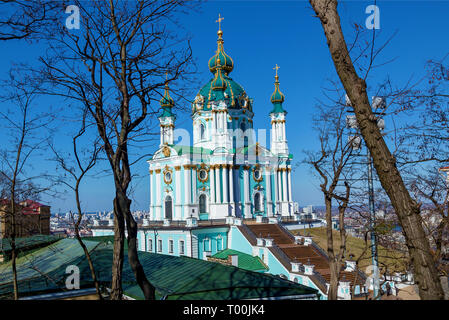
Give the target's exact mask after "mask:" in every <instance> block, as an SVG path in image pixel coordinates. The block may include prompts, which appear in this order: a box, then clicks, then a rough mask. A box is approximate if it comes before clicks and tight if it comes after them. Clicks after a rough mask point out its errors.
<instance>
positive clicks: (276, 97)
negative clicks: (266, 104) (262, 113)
mask: <svg viewBox="0 0 449 320" xmlns="http://www.w3.org/2000/svg"><path fill="white" fill-rule="evenodd" d="M275 79H276V80H275V82H274V92H273V94H272V95H271V99H270V100H271V103H272V104H273V110H272V111H271V113H281V112H284V109H283V108H282V103H283V102H284V101H285V96H284V94H283V93H282V92H281V90H279V77H278V76H277V75H276V76H275Z"/></svg>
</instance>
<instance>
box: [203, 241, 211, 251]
mask: <svg viewBox="0 0 449 320" xmlns="http://www.w3.org/2000/svg"><path fill="white" fill-rule="evenodd" d="M204 251H210V241H209V239H207V238H206V239H204Z"/></svg>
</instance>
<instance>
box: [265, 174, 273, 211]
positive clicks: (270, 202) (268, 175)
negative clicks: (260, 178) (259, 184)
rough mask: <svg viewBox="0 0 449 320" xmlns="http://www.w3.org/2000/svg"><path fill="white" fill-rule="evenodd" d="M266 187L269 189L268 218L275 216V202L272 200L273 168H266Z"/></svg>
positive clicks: (267, 193)
mask: <svg viewBox="0 0 449 320" xmlns="http://www.w3.org/2000/svg"><path fill="white" fill-rule="evenodd" d="M265 185H266V187H267V192H266V195H267V216H268V217H272V216H273V201H272V200H271V168H265Z"/></svg>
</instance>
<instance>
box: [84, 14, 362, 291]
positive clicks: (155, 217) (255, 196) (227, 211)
mask: <svg viewBox="0 0 449 320" xmlns="http://www.w3.org/2000/svg"><path fill="white" fill-rule="evenodd" d="M221 19H222V18H219V19H218V22H220V21H221ZM223 43H224V41H223V32H222V31H221V28H220V27H219V30H218V40H217V51H216V53H215V55H214V56H212V57H211V58H210V59H209V62H208V67H209V70H210V71H211V73H212V78H211V79H210V80H209V81H208V82H207V83H206V84H205V85H204V86H203V87H202V88H201V89H200V90H199V92H198V94H197V95H196V97H195V99H194V101H193V104H192V121H193V145H191V146H183V145H179V144H175V143H174V137H175V135H176V134H175V119H176V115H175V114H174V112H173V107H174V105H175V103H174V100H173V99H172V98H171V97H170V88H169V84H168V83H166V85H165V93H164V96H163V98H162V99H161V100H160V104H161V113H160V115H159V121H160V146H159V149H158V150H157V151H156V152H155V153H154V155H153V157H152V159H151V160H149V161H148V163H149V167H150V168H149V173H150V213H149V216H147V217H145V218H144V219H143V220H142V221H138V222H139V224H138V232H137V243H138V250H140V251H145V252H152V253H158V254H166V255H173V256H180V257H191V258H196V259H203V260H208V261H211V263H222V264H228V265H233V266H236V267H238V268H241V269H245V270H249V271H252V272H262V273H270V274H273V275H276V276H279V277H281V278H283V279H288V280H290V281H293V282H296V283H299V284H302V285H304V286H307V287H310V288H314V289H317V290H318V292H319V294H320V296H321V297H320V299H327V290H328V288H329V281H330V266H329V260H328V258H327V255H326V253H325V252H324V251H323V250H322V249H321V248H320V247H319V246H318V245H317V244H316V243H315V242H314V241H313V239H312V237H310V236H309V235H306V234H303V235H295V236H293V235H292V234H291V233H290V232H289V231H288V230H289V229H295V228H296V229H298V226H300V220H301V216H304V214H305V213H307V212H306V210H305V211H304V212H303V213H302V215H301V213H299V212H297V208H295V207H297V204H296V203H295V202H293V199H292V178H291V160H292V155H291V154H290V153H289V151H288V145H287V139H286V134H285V121H286V114H287V112H286V111H285V110H284V107H283V103H284V100H285V97H284V95H283V94H282V92H281V91H280V88H279V76H278V74H277V72H278V68H279V67H278V66H277V65H276V67H275V68H274V69H275V70H276V74H275V82H274V92H273V94H272V95H271V103H272V109H271V111H270V112H268V110H267V116H269V118H270V121H271V135H270V138H271V139H270V140H271V141H270V149H267V148H266V147H265V146H263V145H262V144H259V143H258V142H257V141H256V139H255V133H254V131H253V117H254V106H253V100H252V99H251V98H249V97H248V95H247V94H246V92H245V90H244V89H243V87H242V86H240V85H239V84H238V83H237V82H235V81H234V80H233V79H232V78H231V77H230V74H231V72H232V70H233V69H234V62H233V60H232V59H231V57H230V56H228V55H227V54H226V53H225V51H224V46H223ZM267 118H268V117H267ZM311 212H312V209H311V208H310V212H309V213H311ZM103 222H105V223H103ZM91 228H92V232H93V235H94V236H110V235H113V234H114V220H113V219H111V218H110V219H109V221H94V225H93V226H92V227H91ZM365 281H366V277H365V276H364V274H363V273H361V272H360V271H359V270H358V269H357V267H356V263H355V261H346V265H345V268H344V270H342V272H341V280H340V282H339V286H338V295H339V299H351V294H352V293H351V292H354V294H356V295H357V294H365V293H366V292H367V291H366V290H367V289H366V286H365ZM247 285H251V284H250V283H248V284H247Z"/></svg>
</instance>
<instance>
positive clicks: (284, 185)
mask: <svg viewBox="0 0 449 320" xmlns="http://www.w3.org/2000/svg"><path fill="white" fill-rule="evenodd" d="M282 193H283V194H282V197H283V198H282V199H283V201H284V202H286V201H287V170H285V168H283V170H282Z"/></svg>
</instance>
